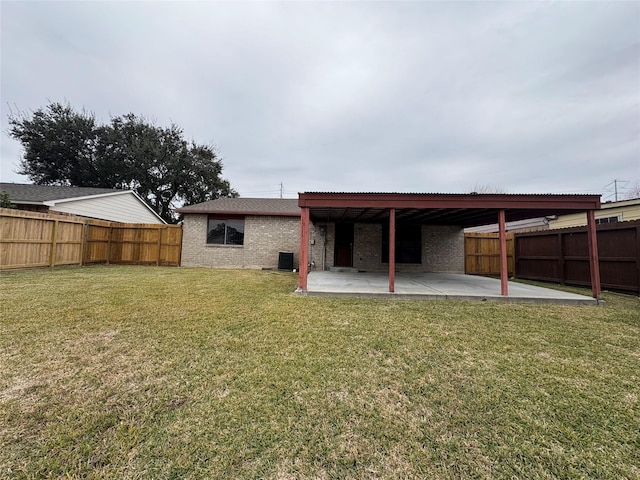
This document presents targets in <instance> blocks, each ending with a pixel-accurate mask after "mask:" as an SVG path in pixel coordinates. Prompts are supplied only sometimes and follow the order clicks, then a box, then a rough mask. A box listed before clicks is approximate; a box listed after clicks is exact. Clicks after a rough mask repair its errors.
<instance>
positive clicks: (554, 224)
mask: <svg viewBox="0 0 640 480" xmlns="http://www.w3.org/2000/svg"><path fill="white" fill-rule="evenodd" d="M595 217H596V221H602V219H609V218H612V217H615V218H616V220H615V221H618V222H626V221H630V220H640V198H633V199H630V200H621V201H619V202H606V203H603V204H602V205H601V210H599V211H597V212H596V214H595ZM586 224H587V217H586V215H585V214H584V213H576V214H573V215H558V217H557V218H555V219H553V220H551V221H550V222H549V227H550V228H551V229H557V228H569V227H578V226H582V225H586Z"/></svg>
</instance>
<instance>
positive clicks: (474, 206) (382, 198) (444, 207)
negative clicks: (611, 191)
mask: <svg viewBox="0 0 640 480" xmlns="http://www.w3.org/2000/svg"><path fill="white" fill-rule="evenodd" d="M298 205H299V207H300V209H301V219H300V222H301V228H300V272H299V276H298V290H299V291H302V292H306V290H307V274H308V272H309V265H308V262H309V225H310V221H312V220H313V221H328V222H340V221H342V222H353V223H381V222H388V223H389V292H392V293H393V292H394V288H395V287H394V283H395V226H396V223H397V222H406V223H414V224H423V225H425V224H426V225H429V224H431V225H459V226H461V227H463V228H464V227H473V226H479V225H486V224H489V223H496V222H497V223H498V224H499V235H500V280H501V293H502V295H505V296H506V295H508V284H507V251H506V232H505V223H506V222H508V221H515V220H524V219H526V218H532V217H543V216H552V215H561V214H567V213H580V212H586V213H587V227H588V238H589V265H590V270H591V286H592V293H593V296H594V298H600V294H601V290H600V272H599V267H598V247H597V237H596V226H595V215H594V212H595V210H598V209H600V196H599V195H557V194H543V195H531V194H475V193H472V194H450V193H445V194H443V193H337V192H332V193H328V192H305V193H300V194H299V195H298Z"/></svg>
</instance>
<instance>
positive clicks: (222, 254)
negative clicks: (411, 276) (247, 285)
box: [182, 214, 464, 273]
mask: <svg viewBox="0 0 640 480" xmlns="http://www.w3.org/2000/svg"><path fill="white" fill-rule="evenodd" d="M320 227H325V231H326V245H323V241H324V237H323V235H322V234H321V233H320ZM244 228H245V230H244V245H242V246H238V245H208V244H207V215H196V214H188V215H185V219H184V225H183V237H182V265H183V266H203V267H227V268H268V267H272V268H273V267H277V266H278V253H279V252H281V251H287V252H294V261H293V263H294V266H295V267H296V268H297V267H298V262H299V248H300V247H299V244H300V219H299V218H295V217H261V216H248V217H246V218H245V225H244ZM353 235H354V250H353V264H354V267H356V268H358V269H359V270H361V271H368V272H374V271H388V269H389V266H388V264H387V263H382V257H381V255H382V251H381V249H382V246H381V245H382V225H376V224H364V223H361V224H356V225H355V227H354V232H353ZM334 240H335V224H334V223H327V224H325V223H318V224H316V225H314V224H312V225H311V226H310V232H309V241H310V245H309V261H310V262H313V263H314V266H313V267H311V270H321V269H322V255H323V250H324V251H325V268H326V269H329V268H330V267H332V266H333V260H334V258H333V257H334ZM422 243H423V246H422V264H420V265H410V264H401V263H400V264H396V269H397V270H398V271H401V272H456V273H463V272H464V232H463V231H462V229H461V228H460V227H451V226H438V225H423V226H422Z"/></svg>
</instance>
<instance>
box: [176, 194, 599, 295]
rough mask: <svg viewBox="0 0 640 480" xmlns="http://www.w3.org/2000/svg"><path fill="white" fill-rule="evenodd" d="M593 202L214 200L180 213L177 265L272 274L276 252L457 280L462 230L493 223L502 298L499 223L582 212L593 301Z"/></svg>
mask: <svg viewBox="0 0 640 480" xmlns="http://www.w3.org/2000/svg"><path fill="white" fill-rule="evenodd" d="M599 209H600V197H599V196H598V195H554V194H544V195H535V194H521V195H517V194H515V195H514V194H438V193H410V194H404V193H348V192H347V193H329V192H306V193H300V194H299V196H298V199H297V200H289V199H260V198H223V199H218V200H212V201H209V202H204V203H200V204H197V205H191V206H187V207H183V208H181V209H179V210H178V212H179V213H182V214H184V226H183V248H182V265H184V266H209V267H228V268H274V267H276V266H277V265H278V262H279V254H280V252H283V251H286V252H291V253H293V268H296V267H298V266H299V274H298V291H300V292H306V291H307V275H308V273H309V271H310V270H330V269H333V268H338V269H353V270H354V271H360V272H381V271H385V272H388V275H389V292H394V288H395V287H394V282H395V272H416V273H418V272H431V273H438V272H447V273H464V228H467V227H473V226H478V225H486V224H490V223H492V222H495V221H497V222H498V227H499V228H498V229H499V238H500V254H499V258H500V281H501V292H502V295H507V294H508V293H507V292H508V285H507V276H508V274H507V255H506V228H505V224H506V222H507V221H518V220H524V219H527V218H534V217H546V216H550V215H559V214H570V213H579V212H586V217H587V225H588V229H587V230H588V235H587V236H588V243H589V245H588V251H589V252H588V253H589V255H588V256H589V269H590V276H591V284H592V290H593V296H594V297H595V298H599V295H600V273H599V267H598V250H597V237H596V229H595V225H596V221H595V212H596V210H599Z"/></svg>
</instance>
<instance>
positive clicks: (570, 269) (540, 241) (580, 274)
mask: <svg viewBox="0 0 640 480" xmlns="http://www.w3.org/2000/svg"><path fill="white" fill-rule="evenodd" d="M596 230H597V236H598V260H599V265H600V283H601V285H602V288H607V289H610V290H619V291H624V292H635V293H640V220H634V221H631V222H620V223H608V224H603V225H598V226H597V229H596ZM515 258H516V277H517V278H524V279H529V280H543V281H547V282H555V283H560V284H570V285H591V277H590V272H589V249H588V241H587V227H575V228H564V229H561V230H546V231H541V232H535V233H522V234H520V233H518V234H516V236H515Z"/></svg>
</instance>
